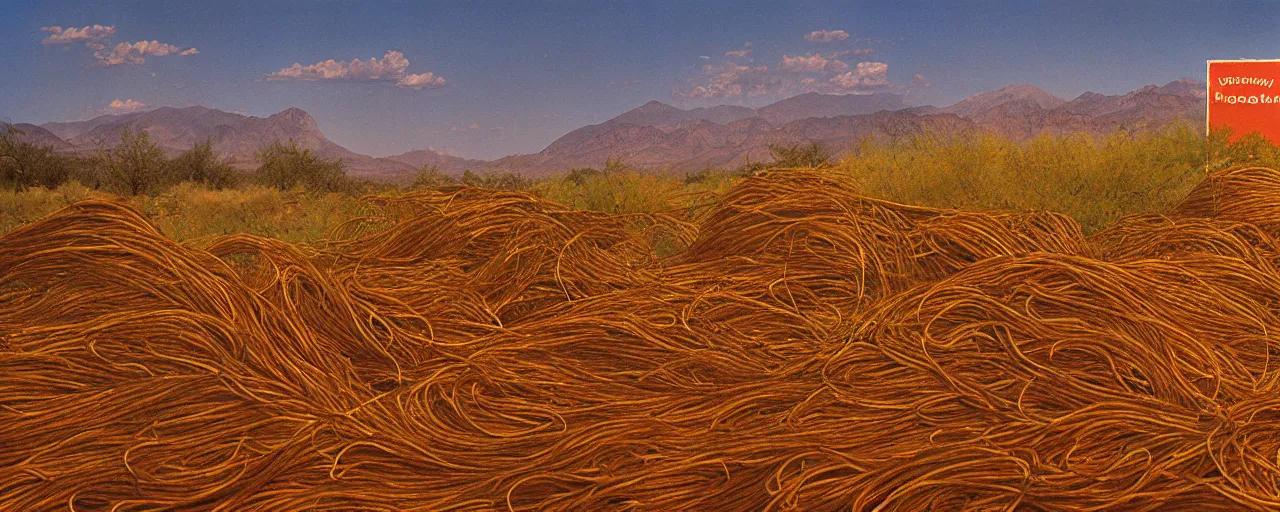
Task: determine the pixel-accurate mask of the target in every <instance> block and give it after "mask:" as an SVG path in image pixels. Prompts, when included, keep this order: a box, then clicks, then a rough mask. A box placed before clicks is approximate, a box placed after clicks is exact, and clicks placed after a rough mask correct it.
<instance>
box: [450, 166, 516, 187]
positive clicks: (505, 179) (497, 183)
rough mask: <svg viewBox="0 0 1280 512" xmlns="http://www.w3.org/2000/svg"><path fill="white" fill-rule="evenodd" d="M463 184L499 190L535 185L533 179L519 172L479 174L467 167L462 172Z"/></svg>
mask: <svg viewBox="0 0 1280 512" xmlns="http://www.w3.org/2000/svg"><path fill="white" fill-rule="evenodd" d="M462 184H463V185H466V186H468V187H480V188H491V189H497V190H526V189H528V188H529V187H531V186H533V180H531V179H528V178H525V177H523V176H521V175H520V174H519V173H513V172H503V173H484V174H477V173H475V172H472V171H471V170H470V169H467V170H466V171H464V172H463V173H462Z"/></svg>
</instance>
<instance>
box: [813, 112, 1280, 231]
mask: <svg viewBox="0 0 1280 512" xmlns="http://www.w3.org/2000/svg"><path fill="white" fill-rule="evenodd" d="M1250 140H1252V139H1245V140H1244V141H1242V142H1240V143H1237V144H1232V145H1227V144H1225V143H1223V142H1222V140H1221V138H1220V137H1215V141H1214V149H1213V151H1214V154H1215V159H1214V162H1215V164H1214V165H1215V166H1223V165H1231V164H1240V163H1246V162H1248V163H1254V164H1259V165H1272V166H1274V165H1278V164H1280V159H1277V158H1276V157H1275V156H1274V155H1275V152H1274V151H1272V152H1271V153H1267V152H1266V151H1264V150H1263V148H1272V149H1273V150H1274V146H1270V145H1268V144H1265V143H1262V144H1261V145H1255V146H1252V147H1251V146H1249V144H1255V143H1254V142H1248V141H1250ZM1207 151H1208V144H1207V143H1206V140H1205V137H1204V135H1203V132H1202V131H1200V130H1199V129H1198V128H1196V127H1193V126H1191V125H1190V124H1176V125H1174V126H1172V127H1170V128H1167V129H1164V130H1160V131H1154V132H1149V133H1145V134H1142V135H1129V134H1125V133H1117V134H1114V135H1112V136H1110V137H1106V138H1101V139H1098V138H1093V137H1089V136H1087V135H1056V136H1055V135H1042V136H1040V137H1038V138H1035V139H1033V140H1030V141H1027V142H1021V143H1019V142H1016V141H1013V140H1010V139H1007V138H1003V137H1000V136H998V135H994V134H989V133H986V134H972V135H966V136H954V135H953V136H930V135H922V136H918V137H914V138H910V139H903V140H897V141H885V140H865V141H863V142H862V143H861V144H859V145H858V146H857V147H856V148H855V149H854V151H853V154H852V155H851V156H849V157H847V158H845V159H844V160H843V161H841V162H840V164H839V165H838V166H837V170H838V172H845V173H848V174H849V175H850V176H852V177H853V178H854V179H855V180H856V181H857V182H858V184H859V187H860V188H861V190H862V191H863V192H864V193H866V194H867V195H870V196H874V197H879V198H884V199H888V200H891V201H897V202H902V203H909V204H916V205H923V206H934V207H942V208H966V209H976V210H989V209H998V210H1018V211H1027V210H1050V211H1055V212H1059V213H1065V214H1067V215H1070V216H1072V217H1074V218H1075V219H1076V220H1078V221H1079V222H1080V223H1081V225H1082V226H1083V227H1084V228H1085V230H1086V231H1094V230H1097V229H1099V228H1101V227H1103V226H1104V225H1106V224H1107V223H1109V222H1111V221H1114V220H1115V219H1117V218H1119V217H1122V216H1125V215H1130V214H1134V213H1145V212H1159V211H1163V210H1165V209H1167V208H1169V207H1171V206H1173V205H1174V204H1175V203H1177V202H1178V201H1179V200H1181V199H1182V198H1183V197H1184V196H1185V195H1186V193H1187V192H1188V191H1189V190H1190V189H1191V187H1193V186H1195V184H1196V183H1198V182H1199V181H1200V180H1201V179H1202V178H1204V176H1205V169H1206V164H1205V162H1206V152H1207ZM1269 155H1270V156H1269Z"/></svg>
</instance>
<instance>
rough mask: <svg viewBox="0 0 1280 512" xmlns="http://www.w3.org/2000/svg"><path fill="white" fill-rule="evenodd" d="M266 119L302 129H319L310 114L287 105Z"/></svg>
mask: <svg viewBox="0 0 1280 512" xmlns="http://www.w3.org/2000/svg"><path fill="white" fill-rule="evenodd" d="M267 120H268V121H272V122H276V123H285V124H287V125H291V126H294V127H296V128H297V129H298V130H302V131H312V130H316V131H319V130H320V127H319V125H318V124H317V123H316V120H315V118H314V117H311V114H308V113H307V112H306V111H305V110H302V109H300V108H298V107H289V108H288V109H285V110H283V111H281V112H278V113H275V114H272V115H271V116H270V117H268V118H267Z"/></svg>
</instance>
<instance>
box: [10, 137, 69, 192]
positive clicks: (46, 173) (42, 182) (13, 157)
mask: <svg viewBox="0 0 1280 512" xmlns="http://www.w3.org/2000/svg"><path fill="white" fill-rule="evenodd" d="M22 135H25V133H24V132H23V131H22V130H20V129H18V128H17V127H15V126H12V125H7V126H5V127H4V130H3V131H2V132H0V182H2V183H3V185H4V186H6V187H10V188H13V189H14V190H26V189H27V188H29V187H37V186H39V187H45V188H55V187H57V186H59V185H61V184H62V183H64V182H66V181H67V180H68V179H69V178H71V176H72V174H73V173H75V172H76V171H77V167H78V166H79V165H80V164H79V162H78V161H77V160H76V159H74V158H72V157H67V156H62V155H58V154H55V153H54V152H53V148H52V147H51V146H40V145H36V144H34V143H31V142H27V141H24V140H21V139H20V136H22Z"/></svg>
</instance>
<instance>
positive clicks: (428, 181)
mask: <svg viewBox="0 0 1280 512" xmlns="http://www.w3.org/2000/svg"><path fill="white" fill-rule="evenodd" d="M457 182H458V180H455V179H454V178H453V177H452V176H449V175H447V174H445V173H442V172H440V168H439V167H438V166H435V165H423V166H422V169H419V170H418V174H417V175H415V176H414V177H413V184H412V185H410V187H412V188H415V189H433V188H440V187H443V186H445V185H450V184H453V183H457Z"/></svg>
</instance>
